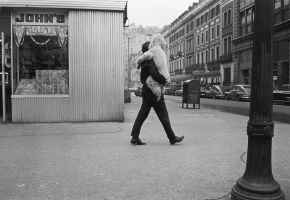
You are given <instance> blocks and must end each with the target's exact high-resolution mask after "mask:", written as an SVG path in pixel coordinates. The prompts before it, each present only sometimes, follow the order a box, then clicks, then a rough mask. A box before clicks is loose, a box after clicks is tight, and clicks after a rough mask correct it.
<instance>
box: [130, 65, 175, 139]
mask: <svg viewBox="0 0 290 200" xmlns="http://www.w3.org/2000/svg"><path fill="white" fill-rule="evenodd" d="M149 75H151V76H152V78H153V79H154V80H155V81H157V82H159V83H160V84H162V85H164V84H165V83H166V79H165V78H164V77H163V76H162V75H161V74H160V73H159V72H158V70H157V68H156V66H155V64H154V62H153V60H149V61H144V62H143V63H141V74H140V76H141V77H140V79H141V82H142V84H143V87H142V105H141V108H140V110H139V113H138V115H137V118H136V120H135V122H134V125H133V128H132V132H131V136H132V137H133V138H138V137H139V134H140V130H141V127H142V124H143V122H144V121H145V120H146V118H147V117H148V115H149V112H150V110H151V107H153V109H154V110H155V112H156V114H157V116H158V118H159V120H160V122H161V123H162V125H163V128H164V130H165V132H166V135H167V137H168V139H169V141H172V140H174V139H175V134H174V132H173V130H172V128H171V125H170V120H169V116H168V112H167V108H166V105H165V101H164V95H163V94H162V97H161V99H160V100H159V101H157V98H156V96H155V95H154V94H153V93H152V91H151V89H149V88H148V87H147V86H146V83H145V81H146V79H147V77H148V76H149Z"/></svg>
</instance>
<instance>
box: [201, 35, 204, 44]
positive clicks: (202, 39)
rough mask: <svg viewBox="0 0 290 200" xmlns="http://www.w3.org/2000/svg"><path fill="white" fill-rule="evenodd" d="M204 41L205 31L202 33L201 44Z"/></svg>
mask: <svg viewBox="0 0 290 200" xmlns="http://www.w3.org/2000/svg"><path fill="white" fill-rule="evenodd" d="M203 43H204V33H202V34H201V44H203Z"/></svg>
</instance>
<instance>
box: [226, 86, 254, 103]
mask: <svg viewBox="0 0 290 200" xmlns="http://www.w3.org/2000/svg"><path fill="white" fill-rule="evenodd" d="M224 94H225V99H228V100H234V101H250V98H251V86H250V85H243V84H239V85H233V86H232V88H230V89H229V90H228V91H225V92H224Z"/></svg>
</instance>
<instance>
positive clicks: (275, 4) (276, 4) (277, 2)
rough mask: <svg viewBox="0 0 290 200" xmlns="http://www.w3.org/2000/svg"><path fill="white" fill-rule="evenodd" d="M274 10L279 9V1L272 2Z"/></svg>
mask: <svg viewBox="0 0 290 200" xmlns="http://www.w3.org/2000/svg"><path fill="white" fill-rule="evenodd" d="M274 8H275V9H279V8H281V0H274Z"/></svg>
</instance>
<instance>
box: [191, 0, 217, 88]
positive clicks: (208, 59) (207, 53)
mask: <svg viewBox="0 0 290 200" xmlns="http://www.w3.org/2000/svg"><path fill="white" fill-rule="evenodd" d="M220 16H221V6H220V1H218V0H211V1H204V3H203V4H201V5H200V7H198V8H197V11H196V13H195V24H196V26H195V36H196V37H195V47H194V48H195V50H194V52H195V66H194V69H193V74H194V77H195V78H200V80H201V84H219V83H220V82H221V79H220V78H221V74H220V53H221V50H220V49H221V48H220V38H221V17H220ZM195 71H197V72H198V73H197V74H195V73H194V72H195ZM200 72H202V73H200Z"/></svg>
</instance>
